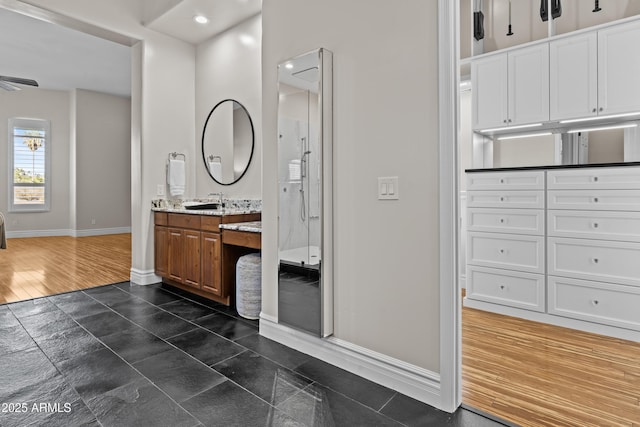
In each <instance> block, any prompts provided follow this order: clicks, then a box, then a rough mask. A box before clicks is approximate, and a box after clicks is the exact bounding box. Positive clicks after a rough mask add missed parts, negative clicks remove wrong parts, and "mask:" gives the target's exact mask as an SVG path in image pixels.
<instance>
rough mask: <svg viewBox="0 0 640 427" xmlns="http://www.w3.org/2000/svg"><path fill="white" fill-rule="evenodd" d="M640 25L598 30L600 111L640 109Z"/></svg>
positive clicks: (630, 23) (623, 25)
mask: <svg viewBox="0 0 640 427" xmlns="http://www.w3.org/2000/svg"><path fill="white" fill-rule="evenodd" d="M638 46H640V22H637V21H636V22H629V23H626V24H621V25H615V26H612V27H610V28H606V29H603V30H600V31H598V105H599V106H598V112H599V114H618V113H626V112H632V111H638V110H640V49H639V48H638Z"/></svg>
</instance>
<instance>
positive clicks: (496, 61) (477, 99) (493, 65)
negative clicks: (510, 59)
mask: <svg viewBox="0 0 640 427" xmlns="http://www.w3.org/2000/svg"><path fill="white" fill-rule="evenodd" d="M471 87H472V91H473V129H477V130H482V129H489V128H495V127H501V126H507V124H508V118H509V117H508V105H507V55H506V54H497V55H491V56H488V57H486V58H482V59H478V60H474V61H473V62H472V63H471Z"/></svg>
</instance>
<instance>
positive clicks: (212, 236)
mask: <svg viewBox="0 0 640 427" xmlns="http://www.w3.org/2000/svg"><path fill="white" fill-rule="evenodd" d="M221 256H222V242H221V241H220V235H219V234H217V233H205V232H203V233H202V276H201V285H202V290H203V291H207V292H211V293H212V294H215V295H218V296H222V287H221V286H220V285H221V282H222V274H221V267H222V263H221Z"/></svg>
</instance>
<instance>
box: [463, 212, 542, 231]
mask: <svg viewBox="0 0 640 427" xmlns="http://www.w3.org/2000/svg"><path fill="white" fill-rule="evenodd" d="M467 229H468V230H469V231H485V232H494V233H515V234H534V235H538V236H542V235H544V211H543V210H542V209H491V208H469V209H468V210H467Z"/></svg>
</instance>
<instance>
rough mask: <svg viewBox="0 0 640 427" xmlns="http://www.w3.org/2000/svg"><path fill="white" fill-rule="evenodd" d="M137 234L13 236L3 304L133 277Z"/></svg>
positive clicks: (2, 277)
mask: <svg viewBox="0 0 640 427" xmlns="http://www.w3.org/2000/svg"><path fill="white" fill-rule="evenodd" d="M130 268H131V234H113V235H106V236H92V237H31V238H25V239H7V249H6V250H0V303H5V302H13V301H20V300H25V299H29V298H36V297H40V296H45V295H53V294H57V293H60V292H67V291H73V290H77V289H86V288H90V287H92V286H97V285H104V284H108V283H116V282H123V281H126V280H129V271H130Z"/></svg>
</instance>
